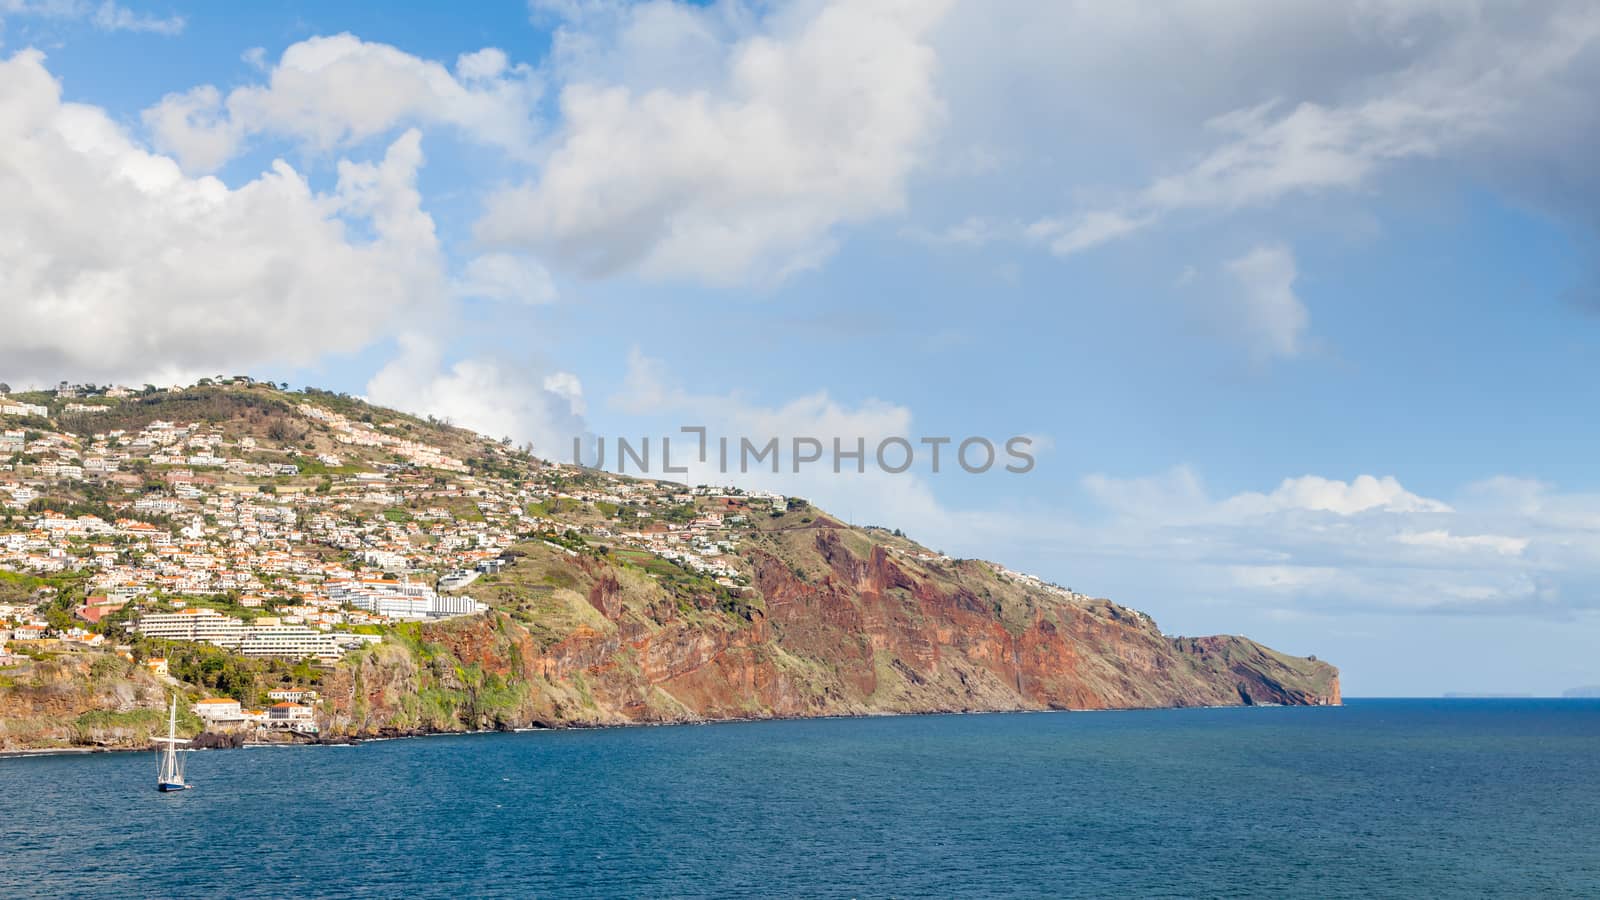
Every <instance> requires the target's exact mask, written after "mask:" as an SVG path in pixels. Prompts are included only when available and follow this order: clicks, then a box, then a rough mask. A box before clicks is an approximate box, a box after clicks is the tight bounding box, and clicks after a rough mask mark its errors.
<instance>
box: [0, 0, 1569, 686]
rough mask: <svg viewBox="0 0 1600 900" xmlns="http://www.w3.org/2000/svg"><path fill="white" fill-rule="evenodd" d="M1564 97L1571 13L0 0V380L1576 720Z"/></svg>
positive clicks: (1350, 676)
mask: <svg viewBox="0 0 1600 900" xmlns="http://www.w3.org/2000/svg"><path fill="white" fill-rule="evenodd" d="M1597 88H1600V8H1597V7H1595V6H1594V5H1593V4H1590V3H1585V2H1562V0H1541V2H1525V3H1524V2H1514V0H1507V2H1495V3H1487V2H1485V3H1474V2H1468V0H1463V2H1457V3H1438V2H1433V0H1362V2H1358V3H1351V4H1327V3H1317V2H1306V0H1287V2H1286V0H1209V2H1188V3H1182V2H1170V3H1151V4H1107V3H1090V2H1060V3H1050V4H1041V3H1034V2H1024V0H982V2H978V0H789V2H779V0H773V2H748V0H743V2H742V0H727V2H712V3H693V4H691V3H683V2H665V0H661V2H649V3H621V2H614V0H533V2H531V3H521V2H509V0H508V2H484V3H478V4H472V5H470V6H468V7H465V8H458V9H454V10H452V9H448V8H446V6H445V5H442V4H408V3H401V2H391V3H381V4H379V3H353V2H335V3H322V2H319V3H310V2H279V3H272V4H251V5H243V4H201V3H192V4H191V3H181V2H161V0H154V2H145V0H126V2H121V0H118V2H94V0H0V379H4V380H5V381H6V382H8V383H9V384H11V385H12V386H13V387H22V386H25V385H50V384H54V383H56V382H58V381H61V380H68V381H73V382H83V381H88V382H94V383H109V382H119V383H131V384H144V383H154V384H161V385H166V384H174V383H187V382H192V381H193V380H195V379H197V378H199V377H203V376H207V375H216V374H250V375H253V376H255V377H258V378H268V379H271V380H274V381H280V382H286V383H289V384H291V385H293V386H295V387H299V386H302V385H312V386H317V387H321V388H327V389H333V390H340V391H346V392H349V393H351V394H355V395H360V396H363V397H367V398H369V399H371V400H372V401H374V402H377V403H382V404H385V405H390V406H396V407H399V408H402V409H406V410H409V411H412V412H417V413H421V414H429V415H437V416H441V417H446V418H449V419H450V420H451V421H453V422H455V423H457V424H461V425H465V426H469V427H472V428H474V429H477V430H480V431H483V432H485V433H488V434H491V435H494V436H502V435H503V436H506V437H510V438H512V439H513V440H514V441H516V442H517V443H531V444H532V445H533V446H534V448H535V450H536V451H537V452H539V453H541V454H542V455H546V456H549V457H553V458H559V459H563V460H570V459H571V458H572V455H573V449H572V447H573V442H574V439H575V438H576V439H577V440H578V441H579V444H580V446H581V447H583V448H585V449H584V452H585V453H588V454H590V455H591V456H592V455H593V454H594V452H595V451H596V448H597V444H598V443H599V442H600V441H602V440H603V441H605V442H606V446H607V447H609V448H610V450H609V453H610V454H611V455H610V456H609V457H608V458H607V460H606V464H607V467H609V468H612V469H616V468H617V459H616V458H615V452H616V451H615V448H616V441H617V439H618V438H625V439H627V440H629V441H633V442H638V441H641V440H642V439H644V438H650V439H651V440H652V443H653V446H654V448H655V451H654V452H655V454H656V456H657V457H659V454H660V442H661V439H662V438H663V437H670V438H671V439H672V440H673V441H674V443H673V454H674V456H673V459H672V463H673V464H674V465H679V464H683V465H684V467H685V468H686V469H687V470H688V471H687V472H686V473H685V474H681V475H675V476H674V477H677V478H680V479H685V480H690V481H694V482H709V483H734V484H739V485H741V486H744V487H748V488H751V489H772V490H781V491H784V492H786V493H790V494H796V495H801V496H804V497H807V498H808V499H810V500H812V501H813V502H815V503H818V504H819V505H822V506H823V507H824V508H827V509H829V510H830V511H832V512H834V513H835V514H837V515H839V516H841V517H845V518H847V519H848V520H850V521H852V522H855V523H857V524H881V525H885V526H889V527H898V528H901V529H903V530H904V531H905V532H906V533H908V534H909V535H910V536H911V537H913V538H916V539H918V540H920V541H922V542H923V543H925V544H927V545H929V546H930V547H933V548H935V549H938V550H942V551H944V552H947V553H949V554H951V555H954V556H965V557H982V558H986V559H992V560H995V561H998V562H1001V563H1003V564H1005V565H1007V566H1009V567H1011V568H1014V569H1019V570H1023V571H1029V572H1033V573H1036V574H1038V575H1040V576H1042V577H1045V578H1047V579H1050V580H1052V581H1055V582H1057V583H1059V584H1063V585H1066V586H1070V587H1073V588H1075V589H1077V590H1080V591H1086V592H1089V593H1093V594H1096V595H1100V596H1108V597H1111V598H1112V599H1115V600H1117V601H1119V602H1122V603H1125V604H1127V605H1130V606H1134V607H1136V608H1140V609H1143V610H1146V611H1148V612H1149V613H1151V614H1152V615H1153V616H1154V617H1155V618H1156V620H1157V622H1158V623H1159V624H1160V625H1161V627H1162V628H1163V630H1164V631H1166V632H1167V633H1170V634H1186V635H1195V634H1211V633H1239V634H1246V635H1249V636H1251V637H1254V638H1256V639H1258V640H1261V641H1263V642H1266V643H1268V644H1269V645H1271V646H1274V647H1277V648H1279V649H1282V650H1285V651H1288V652H1293V653H1298V654H1316V655H1317V656H1318V657H1319V658H1322V659H1326V660H1329V661H1331V662H1333V663H1335V664H1336V665H1338V666H1340V667H1341V670H1342V671H1343V681H1344V688H1345V692H1346V694H1347V695H1350V696H1381V695H1391V696H1394V695H1400V696H1415V695H1436V694H1439V693H1443V692H1469V693H1470V692H1484V693H1533V694H1558V693H1560V692H1561V691H1563V690H1565V689H1568V688H1573V687H1578V686H1583V685H1590V684H1600V653H1596V652H1595V649H1594V648H1595V647H1596V646H1597V645H1600V612H1597V611H1600V600H1597V595H1596V589H1597V587H1600V578H1597V574H1600V472H1597V469H1596V466H1595V465H1594V462H1593V461H1594V460H1595V458H1596V456H1597V452H1600V424H1597V423H1596V421H1595V416H1594V414H1593V413H1594V411H1595V409H1596V408H1597V402H1596V401H1597V400H1600V379H1597V377H1596V376H1597V375H1600V364H1597V363H1596V357H1597V352H1600V318H1597V313H1600V246H1597V237H1600V217H1597V216H1596V214H1595V210H1596V209H1600V170H1597V169H1596V167H1595V166H1594V165H1593V163H1592V158H1593V147H1594V145H1595V142H1596V139H1597V138H1600V104H1596V103H1595V102H1594V97H1595V96H1596V89H1597ZM685 427H703V428H705V429H707V434H708V436H709V437H710V438H711V439H712V445H713V446H715V440H716V438H718V437H727V438H730V439H731V440H732V441H733V442H734V446H735V447H737V446H738V442H739V440H740V439H741V438H745V439H749V440H751V441H753V442H754V443H755V444H756V445H762V444H764V443H765V442H766V441H767V440H769V439H771V438H778V439H779V441H780V446H781V447H782V448H784V449H783V450H782V451H781V452H780V460H779V462H780V469H781V471H780V472H778V473H777V474H774V473H773V472H771V471H770V469H769V468H768V467H767V466H766V465H765V462H764V461H763V462H761V463H757V464H756V465H754V466H751V467H750V468H751V471H747V472H741V471H739V470H738V466H737V465H736V464H735V465H734V466H733V467H732V470H731V471H723V470H722V469H721V467H720V466H718V465H716V460H715V456H716V454H715V453H714V452H713V453H711V454H708V460H707V461H706V462H702V461H700V460H699V459H698V458H697V457H696V456H695V455H694V454H693V453H692V452H688V453H687V459H680V458H679V455H678V454H680V453H683V452H686V451H689V449H690V448H691V447H692V446H693V444H694V441H695V437H694V435H693V434H692V433H685V432H683V431H681V430H680V429H682V428H685ZM796 437H813V438H815V439H816V440H817V441H818V442H819V444H820V445H822V446H824V447H828V446H829V445H830V444H831V442H832V441H833V440H835V439H837V440H839V441H841V442H842V443H841V446H843V447H845V448H847V449H848V448H850V447H853V446H854V445H855V443H856V442H857V441H858V440H859V441H861V442H863V444H864V446H866V447H867V448H868V459H867V462H866V463H865V466H864V467H865V468H866V469H867V471H865V472H856V471H854V470H853V469H852V468H851V467H852V466H853V465H854V462H853V461H850V460H846V461H845V464H844V465H843V467H842V468H843V471H841V472H838V473H835V472H834V471H833V468H832V466H831V465H830V464H829V462H830V460H829V457H828V456H825V457H824V459H823V460H822V461H821V462H820V463H816V464H806V465H803V466H801V471H799V472H795V471H794V470H793V469H794V466H793V463H794V462H795V453H794V452H793V451H794V443H793V442H794V439H795V438H796ZM940 438H950V439H951V443H950V444H948V445H943V446H944V448H945V453H946V456H945V458H944V459H943V465H942V466H941V467H940V468H939V470H938V471H934V469H933V466H932V461H931V459H930V458H929V456H928V453H927V452H926V451H927V450H928V449H929V448H931V447H933V446H935V444H930V443H925V441H929V440H933V441H936V440H937V439H940ZM968 438H982V439H984V440H987V441H990V442H991V443H992V444H994V445H995V446H996V447H997V448H1000V459H999V463H998V464H997V465H995V466H993V467H991V468H989V470H987V471H984V472H981V473H971V472H967V471H965V470H964V469H963V468H962V467H961V466H959V465H952V464H951V458H950V456H949V454H950V453H952V452H953V451H954V449H955V448H956V447H957V446H959V445H960V444H961V442H962V441H964V440H966V439H968ZM1013 438H1020V439H1022V440H1024V441H1025V443H1023V444H1020V445H1018V446H1021V447H1023V448H1025V451H1026V453H1027V454H1028V456H1029V458H1030V459H1031V461H1032V464H1031V466H1029V467H1027V468H1028V471H1026V472H1021V473H1016V472H1008V471H1006V470H1005V469H1004V464H1005V463H1007V462H1014V461H1015V459H1014V458H1008V457H1006V456H1005V454H1004V447H1005V442H1006V441H1007V440H1010V439H1013ZM894 439H900V440H903V441H905V442H906V445H909V447H910V448H911V449H912V450H913V454H912V457H913V458H912V460H911V464H910V466H909V467H908V468H906V470H905V471H902V472H890V471H887V469H889V468H897V467H898V465H899V459H900V454H901V452H902V451H901V450H900V449H899V448H900V447H901V446H902V445H900V444H895V443H893V440H894ZM886 440H887V441H890V442H891V443H890V444H889V445H888V446H890V447H891V449H892V452H890V454H889V456H888V462H889V465H886V466H880V465H877V463H878V460H876V459H874V458H873V448H876V447H879V446H880V445H881V444H882V443H883V442H884V441H886ZM736 455H737V454H736ZM591 461H592V460H591ZM657 461H658V462H659V459H658V460H657ZM652 474H659V472H653V473H652Z"/></svg>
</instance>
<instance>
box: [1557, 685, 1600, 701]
mask: <svg viewBox="0 0 1600 900" xmlns="http://www.w3.org/2000/svg"><path fill="white" fill-rule="evenodd" d="M1561 696H1562V697H1565V698H1566V699H1568V700H1593V699H1595V698H1600V684H1591V685H1588V686H1586V687H1575V688H1568V689H1567V690H1564V691H1562V692H1561Z"/></svg>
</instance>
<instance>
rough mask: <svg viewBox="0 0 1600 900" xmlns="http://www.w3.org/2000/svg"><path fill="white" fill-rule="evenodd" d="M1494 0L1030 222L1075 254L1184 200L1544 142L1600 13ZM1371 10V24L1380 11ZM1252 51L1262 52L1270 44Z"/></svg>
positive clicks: (1208, 203)
mask: <svg viewBox="0 0 1600 900" xmlns="http://www.w3.org/2000/svg"><path fill="white" fill-rule="evenodd" d="M1395 8H1397V9H1398V7H1395ZM1247 13H1248V15H1249V17H1250V18H1251V19H1252V20H1253V21H1254V23H1255V24H1261V23H1265V22H1269V21H1270V20H1271V18H1272V15H1271V13H1270V12H1266V11H1264V10H1263V9H1261V8H1260V7H1259V6H1250V8H1249V9H1248V10H1247ZM1496 13H1497V14H1495V15H1483V16H1479V17H1472V16H1463V17H1456V16H1447V17H1448V18H1449V19H1450V22H1449V27H1448V28H1447V29H1445V33H1446V34H1447V35H1448V36H1447V37H1443V38H1436V39H1434V40H1433V41H1432V43H1431V44H1428V45H1424V46H1422V47H1420V48H1419V50H1418V52H1413V53H1407V54H1404V56H1403V60H1404V61H1405V62H1406V63H1408V64H1405V65H1401V66H1398V67H1396V66H1393V65H1392V64H1387V65H1386V66H1385V67H1384V70H1382V71H1381V74H1379V75H1378V76H1377V77H1371V78H1367V79H1364V80H1356V79H1353V78H1350V75H1349V73H1346V76H1345V77H1346V81H1347V83H1354V84H1359V85H1362V87H1361V88H1360V89H1358V91H1357V92H1356V93H1355V94H1354V95H1352V96H1348V97H1346V98H1341V99H1329V100H1310V99H1304V100H1299V101H1297V102H1292V103H1280V102H1277V101H1276V100H1271V101H1268V102H1264V103H1257V104H1254V105H1250V106H1245V107H1238V108H1235V109H1233V110H1232V111H1230V112H1227V113H1225V114H1222V115H1219V116H1216V117H1214V118H1212V119H1211V120H1210V121H1209V122H1208V123H1207V125H1208V127H1209V131H1211V132H1213V133H1215V134H1218V135H1221V136H1222V141H1221V142H1220V143H1214V144H1213V145H1212V146H1211V148H1210V149H1209V150H1207V151H1206V152H1204V153H1203V154H1202V155H1201V156H1200V158H1199V159H1198V160H1197V161H1195V162H1193V163H1192V164H1190V165H1187V166H1184V167H1181V168H1178V169H1176V170H1175V171H1172V172H1170V173H1169V174H1167V175H1163V176H1160V177H1158V178H1155V179H1154V180H1152V181H1150V182H1149V183H1148V184H1147V185H1146V186H1145V187H1143V188H1142V189H1139V190H1138V191H1136V192H1134V193H1133V194H1132V195H1130V196H1128V197H1126V198H1125V199H1124V200H1123V201H1121V202H1118V203H1115V204H1111V205H1107V206H1102V207H1099V208H1095V207H1089V208H1085V209H1081V210H1080V211H1078V212H1077V213H1075V214H1073V215H1070V216H1066V217H1056V218H1050V219H1045V220H1042V221H1041V222H1040V223H1039V224H1038V225H1037V226H1036V228H1035V234H1036V236H1037V237H1040V238H1043V239H1046V240H1048V241H1049V242H1050V245H1051V248H1052V249H1053V250H1054V252H1056V253H1058V254H1061V255H1067V254H1072V253H1077V252H1080V251H1083V250H1086V249H1088V248H1090V247H1094V246H1097V245H1100V244H1103V243H1106V242H1108V241H1111V240H1115V239H1119V238H1123V237H1126V236H1128V235H1131V234H1133V233H1135V232H1137V231H1139V230H1142V229H1144V228H1148V227H1150V226H1152V225H1154V224H1155V223H1157V222H1160V221H1162V220H1164V219H1166V218H1168V217H1169V216H1171V215H1173V214H1176V213H1181V212H1219V213H1226V212H1230V211H1234V210H1239V209H1244V208H1251V207H1264V206H1270V205H1272V204H1274V203H1277V202H1278V201H1280V200H1283V199H1285V198H1287V197H1290V196H1293V195H1309V194H1316V193H1320V192H1325V191H1330V190H1341V189H1346V190H1347V189H1352V188H1358V187H1362V186H1365V185H1367V184H1368V183H1369V182H1370V181H1371V180H1372V178H1373V177H1374V176H1375V175H1376V174H1377V173H1379V172H1381V171H1383V170H1384V169H1386V168H1388V167H1390V166H1392V165H1394V164H1396V163H1400V162H1403V161H1407V160H1425V159H1434V158H1438V157H1441V156H1445V155H1447V154H1449V155H1456V156H1462V155H1470V154H1471V153H1472V152H1473V151H1474V150H1476V149H1480V148H1483V147H1486V146H1491V145H1494V144H1496V143H1507V142H1509V143H1513V144H1518V145H1527V144H1528V143H1529V142H1532V141H1538V140H1540V139H1541V138H1540V135H1544V134H1548V133H1549V131H1550V128H1549V127H1548V125H1549V123H1539V124H1540V125H1541V127H1538V128H1530V127H1527V126H1530V125H1532V124H1535V123H1536V120H1537V119H1538V116H1539V113H1538V112H1537V110H1539V109H1540V108H1542V107H1543V106H1544V105H1546V104H1545V102H1544V101H1545V100H1548V101H1549V102H1550V103H1554V104H1557V105H1558V106H1559V105H1562V103H1563V98H1564V92H1565V91H1566V90H1567V88H1566V87H1565V86H1564V85H1563V84H1562V83H1561V80H1560V79H1561V77H1562V76H1564V75H1567V74H1568V73H1571V72H1573V71H1574V70H1575V69H1578V68H1579V64H1580V61H1581V60H1582V59H1584V58H1585V57H1586V56H1587V55H1588V54H1589V53H1590V51H1591V49H1592V48H1593V46H1594V45H1595V43H1596V41H1597V39H1600V14H1597V12H1596V10H1595V8H1594V7H1593V6H1592V5H1586V4H1564V5H1563V4H1546V5H1537V4H1536V5H1535V6H1534V7H1533V8H1531V9H1529V10H1525V11H1520V12H1519V11H1517V10H1514V9H1511V8H1509V7H1508V8H1506V9H1503V10H1497V11H1496ZM1258 14H1261V15H1258ZM1364 21H1368V22H1369V23H1371V24H1372V25H1373V26H1374V27H1375V28H1377V27H1381V23H1382V20H1381V19H1373V18H1370V17H1369V18H1367V19H1365V20H1364ZM1379 33H1381V31H1380V32H1379ZM1251 52H1253V53H1257V54H1260V55H1261V56H1263V57H1265V56H1267V55H1269V54H1270V53H1271V52H1272V51H1270V50H1269V49H1268V48H1265V47H1254V48H1251ZM1251 64H1252V63H1248V62H1247V63H1246V65H1251ZM1280 74H1281V73H1280ZM1289 80H1290V79H1288V78H1283V79H1281V81H1283V82H1287V81H1289ZM1272 84H1273V86H1274V88H1276V86H1277V84H1278V82H1272ZM1546 152H1547V153H1548V151H1546Z"/></svg>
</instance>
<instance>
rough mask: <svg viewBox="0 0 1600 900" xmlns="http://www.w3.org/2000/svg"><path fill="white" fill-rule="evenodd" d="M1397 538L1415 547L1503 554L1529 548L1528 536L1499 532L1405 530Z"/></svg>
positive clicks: (1515, 552)
mask: <svg viewBox="0 0 1600 900" xmlns="http://www.w3.org/2000/svg"><path fill="white" fill-rule="evenodd" d="M1395 540H1397V541H1399V542H1400V543H1402V544H1409V545H1410V546H1413V547H1433V548H1436V549H1439V550H1448V551H1451V552H1458V553H1460V552H1471V551H1475V550H1491V551H1493V552H1495V553H1498V554H1500V555H1502V556H1521V555H1522V551H1524V550H1526V549H1528V543H1529V541H1528V538H1514V537H1506V536H1504V535H1498V534H1468V535H1455V534H1451V533H1450V532H1448V531H1446V530H1444V529H1437V530H1434V531H1404V532H1401V533H1400V534H1398V535H1395Z"/></svg>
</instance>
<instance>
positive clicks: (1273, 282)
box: [1224, 245, 1310, 359]
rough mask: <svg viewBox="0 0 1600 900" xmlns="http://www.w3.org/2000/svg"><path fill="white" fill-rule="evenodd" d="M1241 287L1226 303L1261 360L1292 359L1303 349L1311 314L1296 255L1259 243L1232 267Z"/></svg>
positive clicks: (1234, 277) (1236, 284)
mask: <svg viewBox="0 0 1600 900" xmlns="http://www.w3.org/2000/svg"><path fill="white" fill-rule="evenodd" d="M1227 271H1228V275H1229V276H1230V277H1231V278H1232V280H1233V282H1234V285H1235V288H1236V289H1235V290H1234V291H1232V292H1230V294H1229V296H1228V298H1227V300H1228V302H1226V303H1225V304H1224V305H1225V307H1226V308H1227V309H1228V310H1229V311H1231V312H1233V313H1234V314H1235V315H1234V318H1235V319H1236V322H1237V327H1238V332H1239V334H1240V335H1241V336H1242V337H1243V338H1244V340H1245V342H1246V344H1247V345H1248V346H1249V347H1250V349H1251V352H1252V353H1253V354H1254V355H1255V356H1256V357H1257V358H1258V359H1264V358H1268V357H1290V356H1294V355H1296V354H1298V353H1299V352H1300V351H1301V349H1302V343H1303V340H1304V337H1305V332H1306V328H1307V327H1308V325H1309V322H1310V314H1309V313H1307V312H1306V307H1305V304H1303V303H1301V302H1300V298H1299V297H1297V296H1295V292H1294V282H1295V278H1296V275H1297V272H1296V268H1295V260H1294V254H1293V253H1292V252H1291V251H1290V250H1289V248H1288V247H1284V246H1281V245H1273V246H1263V247H1257V248H1255V249H1254V250H1251V251H1250V252H1249V253H1246V254H1244V255H1243V256H1241V257H1239V258H1237V259H1234V260H1231V261H1230V262H1229V263H1228V265H1227Z"/></svg>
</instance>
